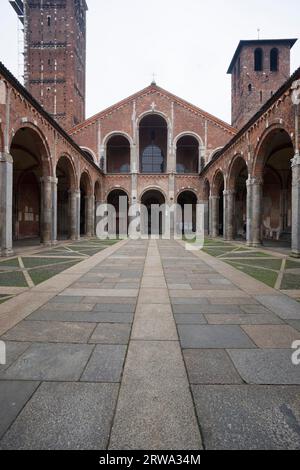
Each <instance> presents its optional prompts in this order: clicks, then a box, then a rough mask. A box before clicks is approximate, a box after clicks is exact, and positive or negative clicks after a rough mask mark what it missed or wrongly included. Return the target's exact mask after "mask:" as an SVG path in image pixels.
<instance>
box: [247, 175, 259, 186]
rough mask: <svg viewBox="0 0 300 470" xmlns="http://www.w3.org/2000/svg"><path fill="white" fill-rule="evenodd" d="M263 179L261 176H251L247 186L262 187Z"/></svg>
mask: <svg viewBox="0 0 300 470" xmlns="http://www.w3.org/2000/svg"><path fill="white" fill-rule="evenodd" d="M262 184H263V178H262V177H261V176H249V177H248V179H247V181H246V185H247V186H254V185H262Z"/></svg>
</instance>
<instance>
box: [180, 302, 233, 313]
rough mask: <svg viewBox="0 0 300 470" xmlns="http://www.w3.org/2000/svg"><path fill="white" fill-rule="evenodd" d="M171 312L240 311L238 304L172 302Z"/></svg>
mask: <svg viewBox="0 0 300 470" xmlns="http://www.w3.org/2000/svg"><path fill="white" fill-rule="evenodd" d="M172 309H173V313H181V314H187V313H204V314H206V313H214V314H217V313H224V314H239V313H242V311H241V309H240V308H239V307H238V305H208V304H204V305H202V304H191V305H176V304H174V303H173V304H172Z"/></svg>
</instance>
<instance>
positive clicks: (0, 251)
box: [0, 152, 13, 256]
mask: <svg viewBox="0 0 300 470" xmlns="http://www.w3.org/2000/svg"><path fill="white" fill-rule="evenodd" d="M12 206H13V159H12V157H11V155H9V154H8V153H2V152H1V153H0V256H11V255H12V254H13V249H12Z"/></svg>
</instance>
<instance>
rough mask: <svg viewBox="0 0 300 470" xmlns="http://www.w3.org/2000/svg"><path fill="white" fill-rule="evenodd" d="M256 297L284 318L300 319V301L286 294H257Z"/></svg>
mask: <svg viewBox="0 0 300 470" xmlns="http://www.w3.org/2000/svg"><path fill="white" fill-rule="evenodd" d="M255 298H256V299H257V300H258V301H259V302H261V303H262V304H263V305H264V306H265V307H267V308H269V309H270V310H272V312H274V313H276V314H277V315H278V316H279V317H280V318H283V319H284V320H300V303H299V302H297V301H296V300H294V299H291V298H290V297H288V296H286V295H257V296H255Z"/></svg>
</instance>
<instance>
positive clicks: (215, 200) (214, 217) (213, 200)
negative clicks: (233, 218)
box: [209, 196, 220, 238]
mask: <svg viewBox="0 0 300 470" xmlns="http://www.w3.org/2000/svg"><path fill="white" fill-rule="evenodd" d="M209 200H210V208H211V230H210V233H211V236H212V237H213V238H214V237H217V236H218V235H219V201H220V197H219V196H210V198H209Z"/></svg>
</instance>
